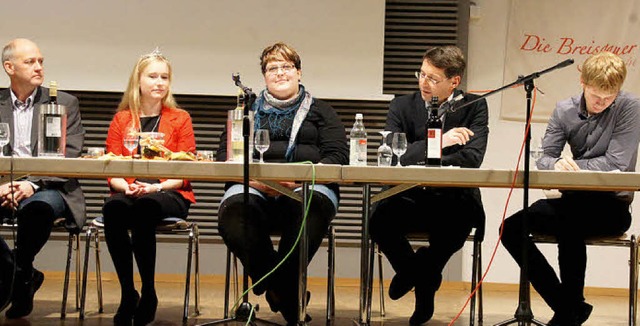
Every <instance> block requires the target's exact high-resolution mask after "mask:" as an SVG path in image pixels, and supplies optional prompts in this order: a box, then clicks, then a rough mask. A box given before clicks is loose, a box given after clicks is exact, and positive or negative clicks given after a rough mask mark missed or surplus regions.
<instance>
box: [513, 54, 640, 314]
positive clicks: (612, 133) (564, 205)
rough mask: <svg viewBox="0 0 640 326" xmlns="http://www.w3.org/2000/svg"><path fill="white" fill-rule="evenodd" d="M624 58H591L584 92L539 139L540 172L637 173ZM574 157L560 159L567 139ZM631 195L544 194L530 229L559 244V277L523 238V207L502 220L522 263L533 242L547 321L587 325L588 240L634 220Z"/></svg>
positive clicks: (634, 118)
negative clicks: (547, 310) (524, 250)
mask: <svg viewBox="0 0 640 326" xmlns="http://www.w3.org/2000/svg"><path fill="white" fill-rule="evenodd" d="M626 73H627V70H626V66H625V63H624V61H622V59H621V58H620V57H618V56H617V55H615V54H612V53H609V52H601V53H598V54H596V55H594V56H591V57H590V58H588V59H587V60H586V61H585V62H584V64H583V66H582V72H581V75H580V84H581V85H582V88H583V92H582V94H580V95H577V96H574V97H572V98H569V99H567V100H564V101H561V102H559V103H558V104H557V106H556V108H555V110H554V112H553V114H552V116H551V118H550V119H549V124H548V126H547V130H546V133H545V136H544V139H543V141H542V146H543V149H544V155H543V156H542V157H541V158H540V159H539V160H538V161H537V166H538V168H539V169H541V170H557V171H582V170H590V171H616V170H619V171H623V172H626V171H634V170H635V166H636V159H637V154H638V142H639V141H640V101H639V99H638V98H637V97H634V96H633V95H631V94H629V93H626V92H623V91H621V90H620V89H621V87H622V84H623V83H624V79H625V77H626ZM567 143H568V144H569V146H570V148H571V154H572V156H562V150H563V149H564V146H565V144H567ZM632 199H633V193H631V192H597V191H564V192H563V193H562V196H561V197H560V198H556V199H542V200H539V201H537V202H535V203H534V204H533V205H531V207H530V208H529V210H528V211H527V218H528V226H529V232H531V233H535V234H543V235H552V236H555V237H556V238H557V241H558V264H559V267H560V275H559V276H558V275H556V273H555V271H554V270H553V268H552V267H551V265H550V264H549V263H548V261H547V260H546V259H545V257H544V256H543V255H542V253H541V252H540V251H539V250H538V248H537V247H536V245H535V244H534V243H533V241H532V240H531V239H529V238H527V240H526V241H525V242H524V243H523V240H522V232H523V230H522V227H523V226H522V225H523V224H522V218H523V213H522V211H520V212H518V213H516V214H514V215H513V216H511V217H509V218H507V219H506V220H505V222H504V224H503V227H504V231H503V235H502V243H503V245H504V246H505V248H507V250H508V251H509V253H510V254H511V256H513V258H514V259H515V260H516V261H517V262H518V264H519V265H522V263H523V261H522V246H523V245H526V246H527V247H528V257H527V262H528V277H529V279H530V280H531V284H532V285H533V287H534V288H535V289H536V291H537V292H538V293H539V294H540V295H541V296H542V298H543V299H544V300H545V302H546V303H547V304H548V305H549V306H550V307H551V309H553V311H554V315H553V318H551V320H550V321H549V323H548V324H547V325H550V326H551V325H582V323H584V322H585V321H586V320H587V319H588V318H589V315H590V314H591V311H592V309H593V307H592V306H591V305H590V304H588V303H586V302H585V298H584V293H583V290H584V278H585V270H586V263H587V249H586V245H585V238H587V237H592V236H613V235H620V234H622V233H624V232H625V231H626V230H627V229H628V228H629V226H630V224H631V214H630V213H629V205H630V204H631V201H632Z"/></svg>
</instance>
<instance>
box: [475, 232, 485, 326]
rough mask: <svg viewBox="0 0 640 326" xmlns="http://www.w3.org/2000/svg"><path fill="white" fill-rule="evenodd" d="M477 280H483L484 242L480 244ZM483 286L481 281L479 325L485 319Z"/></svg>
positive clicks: (478, 293) (479, 290) (478, 295)
mask: <svg viewBox="0 0 640 326" xmlns="http://www.w3.org/2000/svg"><path fill="white" fill-rule="evenodd" d="M476 275H477V277H478V279H477V282H480V281H481V280H482V242H480V243H479V244H478V272H477V274H476ZM482 287H483V284H482V283H480V287H478V292H477V293H476V295H477V297H478V325H481V326H482V323H483V321H484V305H483V302H484V297H483V296H482Z"/></svg>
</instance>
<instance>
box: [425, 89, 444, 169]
mask: <svg viewBox="0 0 640 326" xmlns="http://www.w3.org/2000/svg"><path fill="white" fill-rule="evenodd" d="M438 106H439V105H438V97H437V96H434V97H432V98H431V103H430V109H431V114H430V115H429V118H428V119H427V126H426V132H427V135H426V139H425V144H426V147H427V148H426V151H425V154H426V157H425V162H426V165H427V166H441V165H442V120H441V119H440V116H438Z"/></svg>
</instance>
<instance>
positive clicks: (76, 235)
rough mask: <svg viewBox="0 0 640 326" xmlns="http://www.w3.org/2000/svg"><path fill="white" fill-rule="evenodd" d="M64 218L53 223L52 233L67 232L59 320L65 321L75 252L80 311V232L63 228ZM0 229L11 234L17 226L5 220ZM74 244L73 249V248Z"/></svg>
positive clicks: (77, 304) (77, 298)
mask: <svg viewBox="0 0 640 326" xmlns="http://www.w3.org/2000/svg"><path fill="white" fill-rule="evenodd" d="M64 224H65V219H64V217H61V218H58V219H56V220H55V221H54V222H53V231H54V232H67V233H68V234H69V238H68V241H67V262H66V267H65V272H64V286H63V289H62V307H61V308H60V319H65V318H66V316H67V298H68V294H69V279H70V278H71V277H70V276H71V261H72V259H73V253H74V252H75V253H76V254H75V257H76V259H75V261H76V263H75V264H76V310H80V298H81V295H80V275H81V274H80V254H79V250H80V230H70V229H67V228H65V227H64ZM0 229H6V230H11V231H13V232H15V231H17V230H18V225H17V224H15V223H12V222H11V221H10V220H5V221H3V222H2V224H1V225H0ZM74 244H75V247H74Z"/></svg>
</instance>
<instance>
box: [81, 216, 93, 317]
mask: <svg viewBox="0 0 640 326" xmlns="http://www.w3.org/2000/svg"><path fill="white" fill-rule="evenodd" d="M93 234H94V227H93V226H90V227H89V228H87V233H86V236H85V248H84V264H83V273H82V294H81V295H80V319H84V311H85V310H84V309H85V303H86V301H87V300H86V299H87V277H88V274H89V273H88V270H89V251H90V249H91V237H92V236H93Z"/></svg>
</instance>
